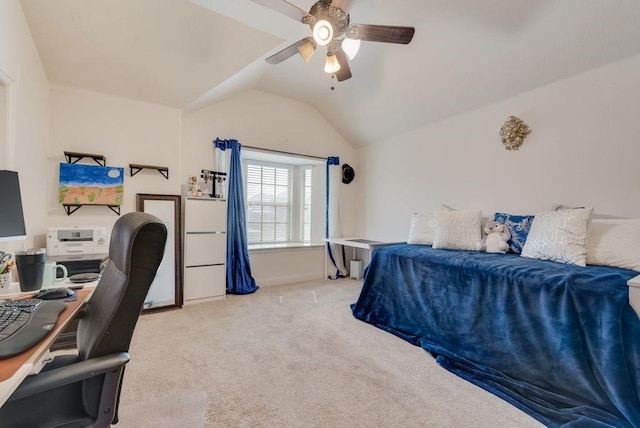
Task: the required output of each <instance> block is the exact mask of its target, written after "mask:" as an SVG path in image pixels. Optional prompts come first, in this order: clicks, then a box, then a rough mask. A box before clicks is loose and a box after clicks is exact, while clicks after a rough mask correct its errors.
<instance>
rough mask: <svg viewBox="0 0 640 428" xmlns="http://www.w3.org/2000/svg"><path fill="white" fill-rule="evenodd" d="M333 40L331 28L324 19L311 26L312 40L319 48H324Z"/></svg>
mask: <svg viewBox="0 0 640 428" xmlns="http://www.w3.org/2000/svg"><path fill="white" fill-rule="evenodd" d="M332 39H333V27H332V26H331V23H330V22H329V21H327V20H325V19H321V20H320V21H318V22H316V25H314V26H313V40H315V41H316V43H317V44H319V45H320V46H326V45H328V44H329V42H330V41H331V40H332Z"/></svg>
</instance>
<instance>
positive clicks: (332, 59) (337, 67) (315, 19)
mask: <svg viewBox="0 0 640 428" xmlns="http://www.w3.org/2000/svg"><path fill="white" fill-rule="evenodd" d="M253 1H254V2H256V3H258V4H261V5H262V6H265V7H268V8H270V9H273V10H275V11H277V12H280V13H282V14H284V15H287V16H289V17H291V18H293V19H295V20H296V21H300V22H302V23H303V24H307V25H308V26H309V27H311V31H312V34H313V37H305V38H304V39H302V40H298V41H297V42H295V43H294V44H292V45H291V46H288V47H286V48H284V49H282V50H281V51H280V52H278V53H276V54H274V55H271V56H270V57H269V58H267V59H266V61H267V62H268V63H269V64H279V63H281V62H282V61H284V60H285V59H288V58H290V57H292V56H293V55H295V54H296V53H299V54H300V56H302V58H303V59H304V62H305V63H308V62H309V60H310V59H311V57H312V56H313V53H314V52H315V49H316V47H317V46H318V45H319V46H327V59H326V62H325V67H324V71H325V72H327V73H329V74H335V76H336V79H337V80H338V82H342V81H344V80H347V79H349V78H351V70H350V69H349V63H348V60H347V57H348V58H349V59H353V58H355V56H356V54H357V53H358V49H359V48H360V41H361V40H364V41H369V42H384V43H399V44H404V45H406V44H409V42H411V39H412V38H413V34H414V33H415V28H413V27H398V26H391V25H369V24H351V23H350V15H349V10H351V6H352V5H353V2H354V1H355V0H318V1H317V2H316V3H314V5H313V6H311V9H309V12H308V13H307V12H306V11H304V10H302V9H300V8H299V7H297V6H295V5H293V4H291V3H289V2H288V1H286V0H253Z"/></svg>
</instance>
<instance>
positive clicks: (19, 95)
mask: <svg viewBox="0 0 640 428" xmlns="http://www.w3.org/2000/svg"><path fill="white" fill-rule="evenodd" d="M0 74H2V76H3V79H2V80H5V79H6V80H7V81H10V86H9V87H7V88H5V97H4V98H5V100H6V101H5V102H6V106H7V107H6V108H7V114H8V116H9V122H8V123H7V124H6V125H5V127H3V129H2V130H0V132H4V133H5V137H4V138H0V141H2V145H3V147H0V155H1V156H0V157H2V159H1V160H0V168H7V169H12V170H16V171H18V173H19V176H20V187H21V191H22V202H23V209H24V216H25V222H26V228H27V234H28V237H27V240H26V241H23V242H3V243H2V246H1V248H2V249H3V250H5V251H6V250H9V251H13V250H15V249H16V248H19V247H20V246H21V245H23V244H24V245H25V246H27V247H33V246H38V247H39V246H42V245H44V233H45V230H46V229H45V228H46V226H45V225H46V216H47V214H46V213H47V210H46V206H47V205H46V200H45V198H44V197H43V184H42V183H44V182H46V180H47V168H46V166H47V164H46V159H45V156H44V153H45V151H46V148H47V144H48V142H49V88H48V85H49V82H48V80H47V77H46V74H45V72H44V69H43V67H42V63H41V62H40V57H39V56H38V51H37V50H36V48H35V44H34V42H33V39H32V37H31V33H30V32H29V28H28V26H27V23H26V20H25V18H24V14H23V12H22V7H21V5H20V2H19V1H17V0H3V1H1V2H0ZM0 110H1V109H0Z"/></svg>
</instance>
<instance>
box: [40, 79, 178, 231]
mask: <svg viewBox="0 0 640 428" xmlns="http://www.w3.org/2000/svg"><path fill="white" fill-rule="evenodd" d="M50 98H51V144H50V146H49V149H48V150H47V161H48V164H47V168H46V170H47V178H46V186H43V187H44V189H46V192H41V194H42V197H43V199H45V200H46V201H47V208H48V212H49V216H48V219H47V226H51V227H60V226H75V225H82V226H93V225H96V226H108V227H111V226H113V223H114V222H115V221H116V220H117V219H118V216H117V215H116V214H115V213H113V212H112V211H111V210H110V209H109V208H107V207H92V206H83V207H81V208H80V209H79V210H78V211H76V212H75V213H73V214H72V215H70V216H67V214H66V212H65V211H64V208H63V207H62V205H61V204H59V203H58V177H59V164H60V163H61V162H66V159H65V156H64V152H65V151H71V152H81V153H92V154H99V155H104V156H106V158H107V166H118V167H123V168H124V201H123V204H122V206H121V214H124V213H127V212H131V211H135V210H136V193H157V194H171V195H179V194H180V184H181V182H182V180H181V176H182V173H181V165H180V156H181V150H180V126H181V111H180V110H178V109H174V108H169V107H164V106H160V105H157V104H150V103H146V102H141V101H137V100H131V99H127V98H122V97H118V96H113V95H107V94H101V93H97V92H92V91H87V90H84V89H76V88H70V87H66V86H61V85H57V84H52V85H51V97H50ZM80 162H81V163H86V164H89V165H97V164H96V163H95V162H94V161H93V160H91V159H87V158H85V159H83V160H82V161H80ZM130 163H135V164H143V165H156V166H165V167H168V168H169V180H167V179H165V178H164V177H163V176H162V175H161V174H160V173H159V172H158V171H157V170H153V169H144V170H142V171H140V172H139V173H137V174H136V175H135V176H133V177H131V176H130V170H129V164H130Z"/></svg>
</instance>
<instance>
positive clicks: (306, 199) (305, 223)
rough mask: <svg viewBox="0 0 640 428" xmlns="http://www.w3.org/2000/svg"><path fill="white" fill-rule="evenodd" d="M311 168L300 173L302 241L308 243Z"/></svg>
mask: <svg viewBox="0 0 640 428" xmlns="http://www.w3.org/2000/svg"><path fill="white" fill-rule="evenodd" d="M311 173H312V171H311V168H305V169H304V170H303V171H302V177H303V178H302V183H303V186H304V188H303V189H302V190H303V198H302V203H303V207H302V212H303V213H304V214H303V219H302V240H303V241H305V242H308V241H310V240H311Z"/></svg>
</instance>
